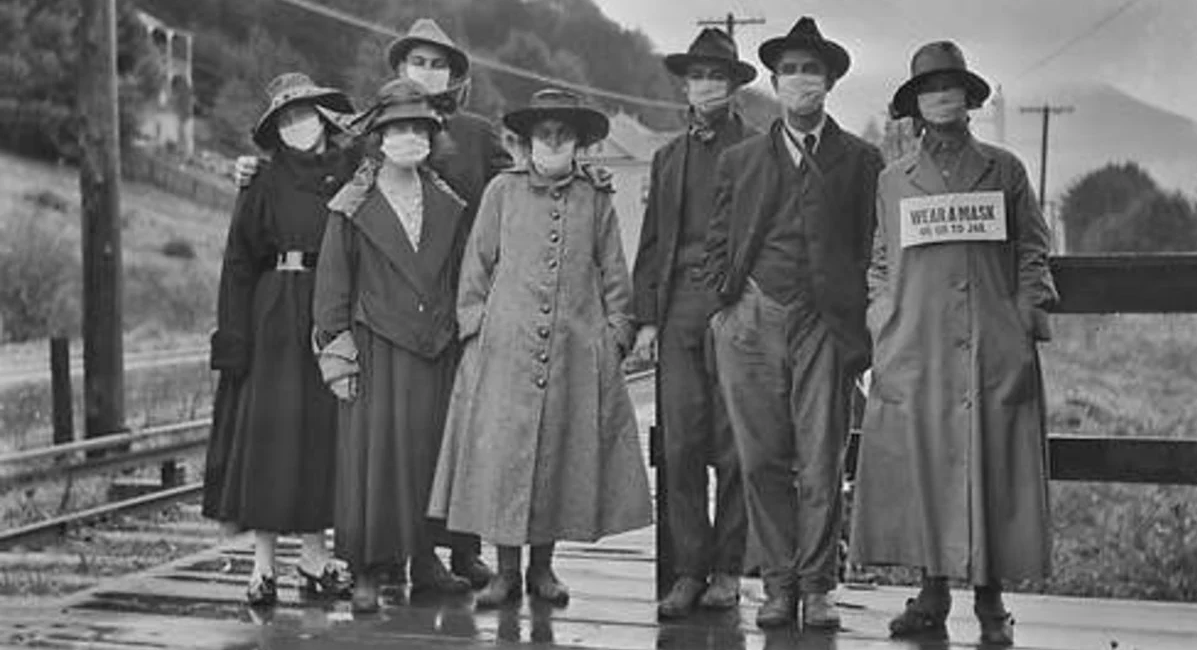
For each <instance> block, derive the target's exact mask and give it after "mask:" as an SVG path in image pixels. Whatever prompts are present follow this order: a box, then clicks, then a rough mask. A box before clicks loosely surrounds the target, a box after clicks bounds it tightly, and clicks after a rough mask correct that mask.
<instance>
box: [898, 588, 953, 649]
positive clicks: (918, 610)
mask: <svg viewBox="0 0 1197 650" xmlns="http://www.w3.org/2000/svg"><path fill="white" fill-rule="evenodd" d="M950 608H951V603H950V602H948V603H943V604H935V605H932V604H928V603H926V602H924V601H923V600H922V599H919V598H908V599H907V600H906V609H904V610H902V613H901V614H898V615H897V616H895V617H894V618H893V620H891V621H890V622H889V635H890V637H892V638H895V639H909V638H912V637H926V638H932V639H944V638H947V636H948V628H947V625H946V623H947V619H948V611H949V609H950Z"/></svg>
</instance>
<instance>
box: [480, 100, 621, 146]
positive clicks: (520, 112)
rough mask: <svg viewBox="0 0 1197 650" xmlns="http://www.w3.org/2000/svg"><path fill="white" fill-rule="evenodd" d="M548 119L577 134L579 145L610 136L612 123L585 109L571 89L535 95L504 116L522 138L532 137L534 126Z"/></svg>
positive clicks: (591, 110) (509, 125)
mask: <svg viewBox="0 0 1197 650" xmlns="http://www.w3.org/2000/svg"><path fill="white" fill-rule="evenodd" d="M547 119H554V120H561V121H562V122H565V123H566V124H569V125H570V126H572V127H573V129H574V132H576V133H577V134H578V146H579V147H588V146H590V145H592V144H594V143H595V142H598V141H600V140H602V139H603V138H605V137H607V132H608V131H609V130H610V128H611V123H610V121H609V120H608V119H607V116H606V115H603V114H602V113H601V112H599V111H597V110H595V109H593V108H590V107H588V106H584V105H583V104H582V98H581V97H579V96H578V95H577V94H575V93H572V92H569V91H568V90H560V89H557V88H546V89H544V90H540V91H537V92H536V94H534V95H532V101H530V102H529V103H528V105H527V106H525V107H523V108H518V109H516V110H514V111H511V112H510V113H507V114H506V115H504V116H503V124H504V125H506V126H507V128H509V129H511V130H512V131H514V132H515V134H516V135H519V136H520V137H523V138H530V137H532V127H533V126H535V125H536V124H537V123H538V122H541V121H543V120H547Z"/></svg>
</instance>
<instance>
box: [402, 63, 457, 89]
mask: <svg viewBox="0 0 1197 650" xmlns="http://www.w3.org/2000/svg"><path fill="white" fill-rule="evenodd" d="M407 78H408V79H411V80H412V81H415V82H418V83H419V84H420V85H421V86H424V90H426V91H428V92H429V93H431V94H434V95H435V94H436V93H443V92H445V91H446V90H448V89H449V69H448V68H441V69H439V70H434V69H432V68H420V67H416V66H412V65H409V66H407Z"/></svg>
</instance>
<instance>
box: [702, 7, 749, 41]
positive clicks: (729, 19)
mask: <svg viewBox="0 0 1197 650" xmlns="http://www.w3.org/2000/svg"><path fill="white" fill-rule="evenodd" d="M764 24H765V19H764V18H737V17H736V15H735V14H734V13H732V12H730V11H729V12H727V16H725V17H723V18H704V19H702V20H700V21H698V26H699V27H707V26H713V27H723V31H725V32H727V37H728V38H730V39H732V40H733V41H734V40H736V25H764Z"/></svg>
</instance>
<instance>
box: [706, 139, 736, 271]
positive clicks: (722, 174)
mask: <svg viewBox="0 0 1197 650" xmlns="http://www.w3.org/2000/svg"><path fill="white" fill-rule="evenodd" d="M715 169H716V171H715V201H714V205H713V206H712V209H711V218H710V219H711V220H710V223H709V224H708V226H707V239H706V244H705V251H704V255H703V269H704V272H705V274H706V280H707V286H708V287H710V289H712V290H713V291H716V292H718V293H719V294H720V295H722V293H723V292H722V291H721V289H722V287H723V285H724V283H725V282H726V278H727V274H728V272H729V270H730V269H729V267H730V265H731V250H730V243H729V240H728V233H729V230H730V228H731V218H732V215H731V202H732V187H733V185H732V184H733V182H734V179H733V172H732V169H731V163H730V161H729V160H728V156H727V154H726V152H725V153H724V154H723V155H721V156H719V162H718V163H717V164H716V168H715Z"/></svg>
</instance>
